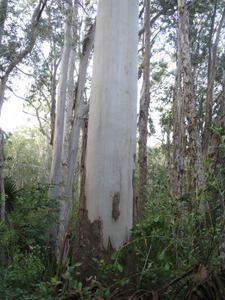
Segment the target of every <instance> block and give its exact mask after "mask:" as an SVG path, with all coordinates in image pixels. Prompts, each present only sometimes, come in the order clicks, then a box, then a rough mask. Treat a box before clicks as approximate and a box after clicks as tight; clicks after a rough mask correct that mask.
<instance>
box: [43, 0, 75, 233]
mask: <svg viewBox="0 0 225 300" xmlns="http://www.w3.org/2000/svg"><path fill="white" fill-rule="evenodd" d="M71 17H72V1H71V0H69V1H68V2H66V20H65V29H64V46H63V53H62V59H61V67H60V76H59V83H58V95H57V103H56V118H55V129H54V141H53V154H52V164H51V175H50V184H51V186H50V188H49V193H48V196H49V198H50V199H59V196H60V179H61V162H62V145H63V131H64V113H65V105H66V87H67V76H68V67H69V56H70V50H71ZM55 234H56V233H55Z"/></svg>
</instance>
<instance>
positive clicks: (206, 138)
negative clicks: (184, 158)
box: [202, 9, 225, 159]
mask: <svg viewBox="0 0 225 300" xmlns="http://www.w3.org/2000/svg"><path fill="white" fill-rule="evenodd" d="M224 20H225V9H224V10H223V14H222V17H221V19H220V23H219V26H218V29H217V32H216V39H215V42H214V44H213V46H212V54H211V55H210V57H211V59H210V60H209V63H210V65H209V67H208V68H209V75H208V85H207V95H206V113H205V127H204V132H203V142H202V143H203V158H204V159H206V158H207V155H208V149H209V145H210V137H211V134H210V128H211V126H212V106H213V88H214V79H215V71H216V54H217V46H218V43H219V37H220V33H221V29H222V26H223V23H224Z"/></svg>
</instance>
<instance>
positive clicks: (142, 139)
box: [137, 0, 151, 221]
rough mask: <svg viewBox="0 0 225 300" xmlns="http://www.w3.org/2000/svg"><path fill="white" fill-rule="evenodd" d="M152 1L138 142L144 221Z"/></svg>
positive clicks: (140, 215) (147, 8) (140, 206)
mask: <svg viewBox="0 0 225 300" xmlns="http://www.w3.org/2000/svg"><path fill="white" fill-rule="evenodd" d="M150 5H151V1H150V0H145V17H144V29H145V30H144V47H145V51H144V62H143V66H144V70H143V86H142V94H141V99H140V112H139V122H138V130H139V140H138V167H139V192H138V201H137V220H138V221H141V220H142V219H143V214H144V208H145V203H146V185H147V138H148V117H149V105H150V51H151V44H150V43H151V41H150Z"/></svg>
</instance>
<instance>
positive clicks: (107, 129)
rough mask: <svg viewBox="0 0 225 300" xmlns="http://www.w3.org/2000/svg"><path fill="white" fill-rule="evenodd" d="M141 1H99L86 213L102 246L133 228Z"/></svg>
mask: <svg viewBox="0 0 225 300" xmlns="http://www.w3.org/2000/svg"><path fill="white" fill-rule="evenodd" d="M137 45H138V1H136V0H123V1H121V0H100V1H99V7H98V16H97V27H96V38H95V46H94V48H95V54H94V66H93V79H92V90H91V101H90V114H89V127H88V142H87V157H86V166H87V169H86V184H85V193H86V208H87V211H88V217H89V219H90V221H92V222H93V221H95V220H100V221H101V222H102V225H103V244H104V247H105V248H107V247H108V246H109V245H110V246H112V247H113V248H118V247H120V246H121V245H122V244H123V243H124V242H125V241H126V240H127V239H128V237H129V232H130V229H131V228H132V222H133V186H132V177H133V169H134V155H135V147H136V112H137V108H136V106H137Z"/></svg>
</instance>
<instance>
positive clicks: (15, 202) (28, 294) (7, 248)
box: [0, 152, 225, 300]
mask: <svg viewBox="0 0 225 300" xmlns="http://www.w3.org/2000/svg"><path fill="white" fill-rule="evenodd" d="M149 155H150V158H149V161H150V165H151V170H154V173H153V174H154V175H151V174H149V186H150V187H151V188H150V190H148V191H147V189H146V197H147V199H148V201H147V204H146V209H145V215H144V219H143V222H142V223H141V224H135V225H134V228H133V230H132V235H131V239H130V241H129V242H128V243H127V244H125V245H124V246H123V247H121V248H120V249H119V250H118V251H115V252H113V253H112V255H111V257H110V259H107V260H106V259H100V260H98V259H96V258H94V257H93V258H92V269H93V272H92V274H93V276H89V277H87V278H86V281H85V282H84V281H82V282H81V280H80V279H79V278H80V275H81V274H79V272H80V271H79V269H80V266H81V263H80V262H77V263H76V264H74V265H71V263H70V257H68V260H67V264H66V266H65V267H64V268H63V272H62V273H61V274H58V275H57V276H56V275H55V274H56V266H55V264H54V261H53V259H52V255H51V252H50V244H49V241H48V237H47V231H46V228H49V226H50V224H51V222H52V221H53V220H52V219H51V218H50V215H52V214H49V212H50V211H51V212H52V210H54V209H55V208H54V207H52V204H51V203H50V202H49V201H48V198H47V189H48V187H47V186H40V187H36V188H26V189H23V190H20V191H16V189H15V186H14V185H13V184H11V187H9V189H11V192H10V193H9V192H7V193H6V194H7V197H8V199H7V201H8V208H7V214H6V219H5V221H4V222H1V223H0V249H1V252H0V255H1V256H0V260H1V266H0V295H1V296H0V298H1V299H6V300H12V299H13V300H14V299H18V300H20V299H21V300H23V299H29V300H32V299H43V300H44V299H49V300H50V299H74V300H75V299H83V300H88V299H90V300H92V299H97V300H101V299H106V300H107V299H112V300H114V299H115V300H120V299H130V300H131V299H133V300H134V299H135V300H136V299H150V300H151V299H152V300H156V299H158V300H160V299H162V300H167V299H168V300H173V299H174V300H179V299H184V300H185V299H186V300H189V299H190V300H195V299H199V300H205V299H209V300H210V299H211V300H223V299H224V295H225V272H224V269H223V267H224V266H223V264H222V261H221V257H220V245H221V242H222V237H223V234H224V231H225V230H224V229H225V228H224V211H223V203H224V186H225V182H224V178H225V176H224V167H223V166H218V167H217V170H216V172H217V176H215V168H214V167H213V165H212V163H211V162H210V161H208V162H206V164H207V165H206V169H207V173H206V174H205V186H204V188H202V189H201V190H200V191H199V195H198V199H199V200H198V201H199V203H201V205H203V207H204V213H203V212H202V210H200V208H199V205H196V202H195V201H194V200H193V198H192V197H191V195H184V197H182V199H177V198H175V197H173V196H172V195H171V193H170V183H169V172H168V170H167V168H166V167H165V164H164V163H163V162H162V159H161V153H160V152H158V153H157V152H154V153H150V154H149ZM157 155H158V156H159V159H158V161H157V159H156V158H157ZM160 161H161V162H162V163H159V162H160ZM9 186H10V184H9ZM6 204H7V203H6ZM75 210H77V209H76V208H75ZM72 216H73V214H72ZM72 223H73V226H74V224H75V223H76V219H75V217H73V222H72ZM74 228H75V227H73V231H74ZM74 238H76V237H74V234H73V233H72V234H71V237H70V239H71V241H70V245H71V246H72V241H73V240H74ZM71 249H72V248H71ZM71 252H72V251H71ZM82 275H83V274H82ZM82 277H84V276H82Z"/></svg>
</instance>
